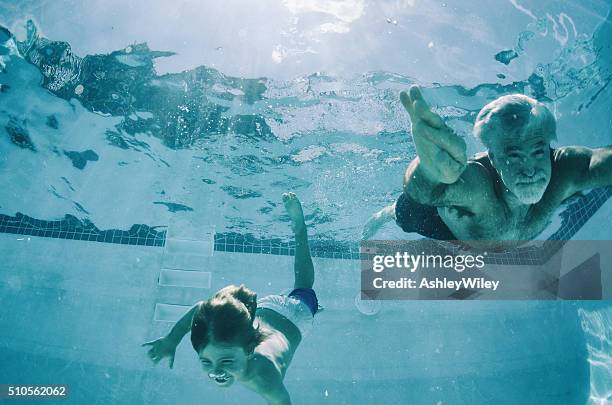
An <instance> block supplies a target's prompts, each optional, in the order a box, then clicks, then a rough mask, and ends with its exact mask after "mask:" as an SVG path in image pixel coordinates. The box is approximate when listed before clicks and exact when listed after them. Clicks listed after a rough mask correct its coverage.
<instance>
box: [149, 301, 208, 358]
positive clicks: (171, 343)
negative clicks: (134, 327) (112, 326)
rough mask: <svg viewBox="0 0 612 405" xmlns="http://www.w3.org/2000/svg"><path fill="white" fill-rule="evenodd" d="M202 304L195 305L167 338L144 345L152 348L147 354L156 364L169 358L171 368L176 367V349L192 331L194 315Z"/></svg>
mask: <svg viewBox="0 0 612 405" xmlns="http://www.w3.org/2000/svg"><path fill="white" fill-rule="evenodd" d="M200 304H201V301H200V302H197V303H196V304H194V305H193V306H192V307H191V308H190V309H189V311H187V312H186V313H185V315H183V316H182V317H181V319H179V320H178V322H177V323H176V324H174V326H173V327H172V329H171V330H170V332H168V334H167V335H166V336H164V337H161V338H159V339H156V340H152V341H150V342H146V343H143V344H142V346H143V347H144V346H151V348H150V349H149V351H148V352H147V354H148V355H149V357H150V358H151V360H153V362H154V363H155V364H157V363H159V361H160V360H161V359H163V358H164V357H168V358H169V359H170V362H169V365H170V368H172V367H173V366H174V355H175V353H176V347H177V346H178V345H179V343H181V340H183V337H184V336H185V335H186V334H187V332H189V331H190V330H191V322H192V320H193V315H194V313H195V311H196V310H197V308H198V306H199V305H200Z"/></svg>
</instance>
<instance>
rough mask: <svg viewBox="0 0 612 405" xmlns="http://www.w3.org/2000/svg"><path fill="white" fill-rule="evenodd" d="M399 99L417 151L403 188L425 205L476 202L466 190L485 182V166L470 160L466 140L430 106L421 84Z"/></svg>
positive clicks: (406, 174) (463, 204) (407, 170)
mask: <svg viewBox="0 0 612 405" xmlns="http://www.w3.org/2000/svg"><path fill="white" fill-rule="evenodd" d="M400 100H401V102H402V105H403V106H404V108H405V109H406V111H407V112H408V114H409V115H410V121H411V123H412V138H413V140H414V144H415V147H416V151H417V157H416V158H415V159H414V160H413V161H412V162H411V163H410V165H409V166H408V169H406V173H405V175H404V192H405V193H406V194H407V195H408V196H410V198H412V199H413V200H415V201H417V202H419V203H421V204H425V205H431V206H448V205H460V206H472V205H474V202H473V201H475V200H474V199H471V200H470V199H469V197H470V195H472V194H470V192H467V190H468V188H474V185H475V184H481V183H482V177H483V176H482V174H483V173H482V169H483V168H482V167H480V165H478V164H468V162H467V155H466V145H465V141H464V140H463V139H462V138H461V137H460V136H459V135H457V134H456V133H455V132H454V131H453V130H452V129H451V128H450V127H448V126H447V125H446V124H445V123H444V121H443V120H442V118H441V117H440V116H439V115H437V114H435V113H434V112H432V111H431V110H430V108H429V106H428V105H427V103H426V102H425V100H424V99H423V95H422V94H421V91H420V90H419V88H418V87H416V86H413V87H411V88H410V92H409V93H406V92H402V93H401V94H400ZM485 175H486V174H485ZM472 196H473V195H472Z"/></svg>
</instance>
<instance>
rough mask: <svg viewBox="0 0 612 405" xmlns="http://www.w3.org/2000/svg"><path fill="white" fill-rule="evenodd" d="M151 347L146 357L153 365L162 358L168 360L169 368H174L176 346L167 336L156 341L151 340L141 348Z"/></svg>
mask: <svg viewBox="0 0 612 405" xmlns="http://www.w3.org/2000/svg"><path fill="white" fill-rule="evenodd" d="M145 346H151V348H150V349H149V351H148V352H147V355H148V356H149V358H151V360H152V361H153V363H155V364H157V363H159V362H160V360H161V359H163V358H164V357H168V358H169V360H170V361H169V365H170V368H172V367H173V366H174V355H175V354H176V344H175V343H174V341H172V340H171V339H169V338H168V337H167V336H165V337H161V338H159V339H157V340H152V341H150V342H146V343H143V344H142V347H145Z"/></svg>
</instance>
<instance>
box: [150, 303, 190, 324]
mask: <svg viewBox="0 0 612 405" xmlns="http://www.w3.org/2000/svg"><path fill="white" fill-rule="evenodd" d="M189 308H191V306H189V305H174V304H155V314H154V315H153V320H154V321H157V322H176V321H178V320H179V319H181V317H182V316H183V315H184V314H185V312H187V311H188V310H189Z"/></svg>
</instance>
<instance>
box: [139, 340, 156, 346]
mask: <svg viewBox="0 0 612 405" xmlns="http://www.w3.org/2000/svg"><path fill="white" fill-rule="evenodd" d="M153 343H155V340H152V341H150V342H145V343H143V344H141V345H140V347H145V346H153Z"/></svg>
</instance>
